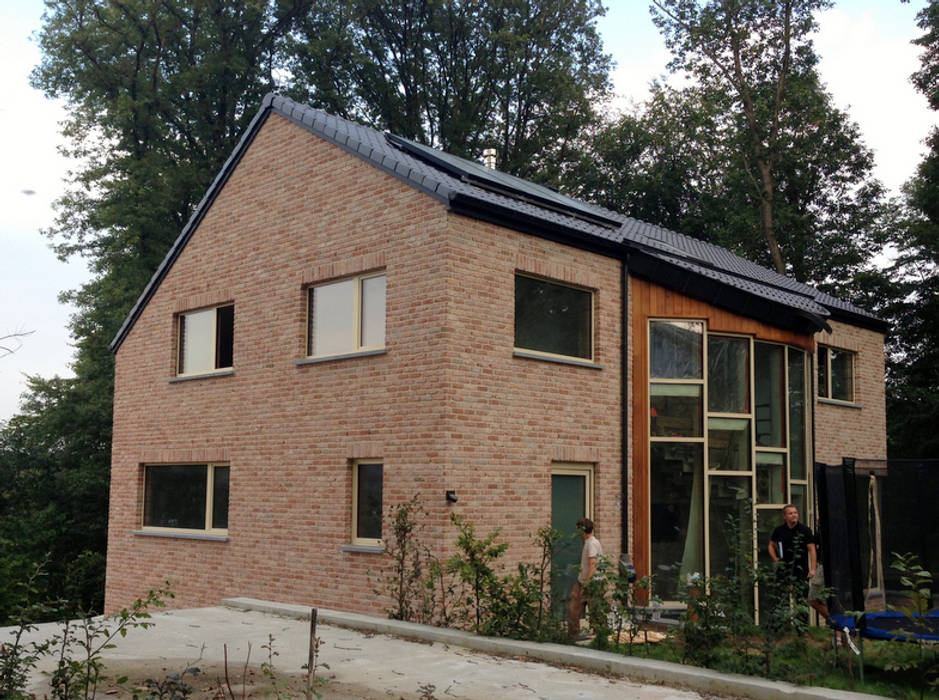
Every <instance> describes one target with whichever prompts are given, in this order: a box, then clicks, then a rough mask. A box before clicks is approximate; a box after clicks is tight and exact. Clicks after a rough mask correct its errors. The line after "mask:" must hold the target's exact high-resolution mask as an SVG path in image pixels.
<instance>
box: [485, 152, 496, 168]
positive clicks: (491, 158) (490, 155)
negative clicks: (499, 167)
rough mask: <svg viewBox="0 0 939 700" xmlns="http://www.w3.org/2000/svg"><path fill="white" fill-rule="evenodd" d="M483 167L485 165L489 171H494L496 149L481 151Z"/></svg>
mask: <svg viewBox="0 0 939 700" xmlns="http://www.w3.org/2000/svg"><path fill="white" fill-rule="evenodd" d="M483 165H485V166H486V167H487V168H489V169H490V170H495V169H496V149H494V148H484V149H483Z"/></svg>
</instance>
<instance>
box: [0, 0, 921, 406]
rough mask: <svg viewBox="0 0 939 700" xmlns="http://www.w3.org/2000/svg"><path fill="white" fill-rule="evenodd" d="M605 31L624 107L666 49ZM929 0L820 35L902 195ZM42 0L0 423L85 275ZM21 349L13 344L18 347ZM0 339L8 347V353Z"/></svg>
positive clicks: (642, 37)
mask: <svg viewBox="0 0 939 700" xmlns="http://www.w3.org/2000/svg"><path fill="white" fill-rule="evenodd" d="M606 4H608V5H612V7H611V8H610V10H609V11H608V13H607V16H606V17H605V18H604V19H603V20H602V21H601V23H600V30H601V32H602V34H603V39H604V43H605V46H606V50H607V51H608V52H610V53H612V54H613V58H614V59H615V61H616V63H617V68H616V71H615V73H614V82H615V87H616V91H617V94H618V95H620V101H619V104H620V105H627V104H629V102H630V101H633V102H638V101H641V100H642V99H643V98H644V97H645V96H646V95H647V93H648V91H647V86H648V84H649V82H650V81H651V80H652V79H654V78H656V77H658V76H660V75H663V74H664V73H665V64H666V63H667V62H668V53H667V51H666V50H665V46H664V44H663V43H662V41H661V39H660V37H659V34H658V32H657V30H656V29H655V27H654V26H653V24H652V21H651V19H650V18H649V13H648V9H647V6H648V3H647V2H646V1H645V0H606ZM924 5H925V0H913V2H911V3H909V4H901V3H900V1H899V0H850V2H848V1H846V0H843V1H842V2H840V3H838V5H837V7H835V8H834V9H832V10H829V11H827V12H825V13H824V14H823V15H822V16H821V17H820V25H821V31H820V32H819V34H818V36H817V37H816V39H815V43H816V48H817V50H818V52H819V54H820V55H821V58H822V63H821V74H822V78H823V80H824V81H825V83H826V84H827V87H828V90H829V91H830V92H831V93H832V94H833V95H834V97H835V102H836V104H837V105H838V106H839V107H841V108H843V109H846V110H847V111H848V112H849V113H850V114H851V116H852V117H853V119H854V120H855V121H857V122H858V123H859V124H860V126H861V131H862V133H863V136H864V139H865V141H866V143H867V145H868V146H870V147H871V148H872V149H873V150H874V152H875V156H876V162H877V175H878V176H879V177H880V179H881V180H882V181H883V182H884V183H885V184H886V185H887V186H888V187H889V188H891V189H892V190H894V191H897V190H898V188H899V187H900V186H901V185H902V183H903V182H904V181H905V180H907V179H908V178H909V177H910V175H911V174H912V173H913V170H914V168H915V167H916V164H917V163H918V162H919V161H920V159H921V157H922V154H923V151H924V146H923V139H924V137H925V136H926V134H927V133H928V131H929V128H930V127H931V126H932V125H933V124H935V122H936V115H935V114H934V113H932V112H930V111H929V109H928V107H927V105H926V100H925V98H923V97H922V96H920V95H919V94H918V93H916V92H915V91H914V90H913V88H912V86H911V85H910V82H909V75H910V73H912V72H913V71H914V70H916V69H917V67H918V65H919V64H918V51H917V49H916V48H915V47H913V46H911V45H910V40H911V39H912V38H914V37H915V36H917V34H918V30H917V29H916V26H915V24H914V19H915V16H916V13H917V12H918V11H919V10H920V9H921V8H922V7H923V6H924ZM42 7H43V5H42V1H41V0H10V1H7V2H4V3H2V7H0V154H2V162H3V166H2V167H0V336H4V335H7V334H11V333H17V332H25V331H32V334H31V335H28V336H26V337H24V338H22V347H20V349H19V350H18V351H17V352H16V353H14V354H13V355H8V356H6V357H3V358H0V421H3V420H6V419H8V418H9V417H10V416H12V415H13V414H14V413H15V412H16V409H17V405H18V400H19V395H20V394H21V393H22V392H23V390H24V389H25V381H24V376H25V375H40V376H43V377H51V376H53V375H55V374H59V375H63V376H67V375H69V374H70V370H69V364H70V362H71V360H72V356H73V348H72V346H71V344H70V338H69V334H68V330H67V327H66V326H67V323H68V319H69V315H70V314H71V313H72V311H73V310H72V309H70V308H69V307H67V306H65V305H62V304H59V303H58V295H59V293H60V292H62V291H63V290H68V289H74V288H75V287H77V286H78V285H80V284H81V283H82V282H83V281H85V280H87V279H88V272H87V269H86V268H85V265H84V264H83V263H82V261H80V260H76V261H72V262H69V263H68V264H65V263H61V262H59V261H58V260H57V259H56V257H55V255H54V253H53V252H52V251H51V250H50V249H49V242H48V240H47V239H46V238H44V237H43V236H42V235H40V233H39V231H40V229H43V228H45V227H48V226H49V225H50V224H51V222H52V220H53V217H54V211H53V209H52V202H53V200H54V199H55V198H56V197H57V196H59V195H60V194H61V193H62V189H63V185H62V180H63V177H64V176H65V174H66V172H67V170H68V168H69V164H68V162H67V161H66V160H65V159H63V158H62V157H61V156H60V155H58V153H57V151H56V146H57V144H58V143H60V138H59V136H58V122H59V121H60V120H61V119H62V117H63V112H62V107H61V105H58V104H56V103H54V102H52V101H50V100H47V99H45V98H44V97H43V96H42V94H40V93H39V92H37V91H35V90H33V89H31V88H30V87H29V82H28V76H29V72H30V70H31V69H32V67H33V66H35V65H36V63H37V62H38V61H39V51H38V48H37V46H36V44H35V42H33V41H31V40H30V37H31V36H32V35H33V34H34V33H35V32H36V31H38V29H39V26H40V18H41V15H42ZM14 343H15V341H14ZM2 344H4V343H2V342H0V345H2Z"/></svg>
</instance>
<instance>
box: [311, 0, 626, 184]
mask: <svg viewBox="0 0 939 700" xmlns="http://www.w3.org/2000/svg"><path fill="white" fill-rule="evenodd" d="M603 12H604V10H603V7H602V5H601V4H600V2H599V0H489V1H488V2H478V1H475V0H447V1H444V0H407V1H405V2H402V1H401V0H327V1H325V2H320V3H317V5H316V7H315V8H314V10H313V11H312V12H311V13H310V14H309V15H308V16H307V17H306V18H305V20H304V21H303V23H302V24H301V29H300V31H298V32H297V33H296V34H295V35H294V37H293V39H292V54H293V63H292V73H293V76H294V80H295V85H294V86H293V90H292V94H293V95H294V96H295V97H296V98H297V99H300V100H302V101H307V102H309V103H311V104H314V105H316V106H320V107H322V108H324V109H326V110H329V111H333V112H335V113H338V114H341V115H343V116H346V117H349V118H353V119H358V120H361V121H364V122H366V123H369V124H371V125H373V126H376V127H378V128H382V129H387V130H389V131H392V132H394V133H396V134H399V135H401V136H405V137H407V138H411V139H414V140H417V141H420V142H422V143H427V144H430V145H433V146H438V147H441V148H443V149H444V150H446V151H449V152H450V153H455V154H457V155H461V156H466V157H470V158H477V157H478V156H479V154H480V152H481V151H482V149H483V148H484V147H492V148H495V149H496V150H497V153H498V155H497V158H498V164H499V167H500V168H501V169H503V170H506V171H509V172H512V173H515V174H518V175H521V176H523V177H530V178H536V179H540V180H543V181H544V180H548V181H554V180H557V178H558V177H559V175H560V173H561V172H562V171H563V169H564V167H565V164H566V163H568V162H569V161H570V160H571V159H572V158H573V157H574V154H575V147H576V145H578V144H579V141H578V137H579V135H580V134H581V132H582V131H583V130H584V129H585V128H587V127H588V126H589V125H590V124H591V123H592V122H593V121H595V120H596V119H597V113H596V111H595V105H596V104H597V103H598V101H600V100H601V99H602V98H603V97H605V96H606V95H607V94H608V93H609V89H610V86H609V71H610V59H609V57H608V56H606V55H605V54H604V53H603V50H602V43H601V40H600V37H599V35H598V33H597V29H596V24H595V22H596V19H597V18H598V17H600V16H602V14H603Z"/></svg>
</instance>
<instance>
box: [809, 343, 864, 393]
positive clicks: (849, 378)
mask: <svg viewBox="0 0 939 700" xmlns="http://www.w3.org/2000/svg"><path fill="white" fill-rule="evenodd" d="M854 357H855V354H854V353H853V352H851V351H850V350H839V349H837V348H830V347H826V346H824V345H820V346H819V348H818V395H819V396H820V397H822V398H827V399H834V400H835V401H847V402H853V401H854Z"/></svg>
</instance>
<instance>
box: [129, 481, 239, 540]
mask: <svg viewBox="0 0 939 700" xmlns="http://www.w3.org/2000/svg"><path fill="white" fill-rule="evenodd" d="M228 476H229V467H228V465H222V464H173V465H152V466H147V467H145V473H144V504H143V526H144V527H145V528H159V529H167V530H197V531H205V532H214V533H220V534H224V533H225V532H226V531H227V530H228Z"/></svg>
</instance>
